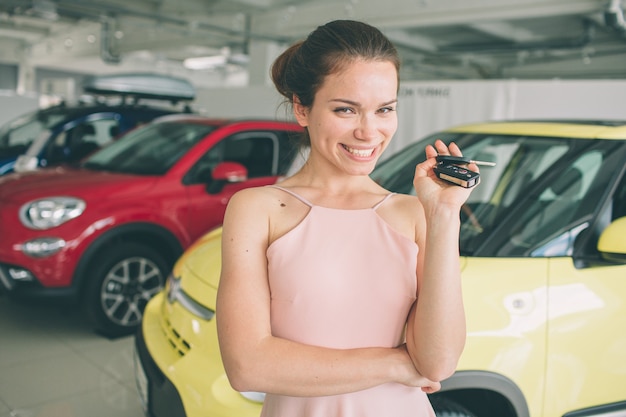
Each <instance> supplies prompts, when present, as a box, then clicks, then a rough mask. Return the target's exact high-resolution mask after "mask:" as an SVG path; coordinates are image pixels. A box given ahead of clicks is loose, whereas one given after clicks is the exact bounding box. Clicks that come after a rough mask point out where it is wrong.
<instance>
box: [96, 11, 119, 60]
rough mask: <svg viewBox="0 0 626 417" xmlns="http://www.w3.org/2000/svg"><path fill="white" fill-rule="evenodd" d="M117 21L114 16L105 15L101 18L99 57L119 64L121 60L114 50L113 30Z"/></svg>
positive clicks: (115, 28)
mask: <svg viewBox="0 0 626 417" xmlns="http://www.w3.org/2000/svg"><path fill="white" fill-rule="evenodd" d="M116 30H117V21H116V20H115V18H113V17H110V16H105V17H103V18H102V26H101V33H100V58H101V59H102V61H104V62H105V63H107V64H119V63H120V61H121V60H122V59H121V57H120V54H119V53H118V52H116V51H115V47H114V44H115V31H116Z"/></svg>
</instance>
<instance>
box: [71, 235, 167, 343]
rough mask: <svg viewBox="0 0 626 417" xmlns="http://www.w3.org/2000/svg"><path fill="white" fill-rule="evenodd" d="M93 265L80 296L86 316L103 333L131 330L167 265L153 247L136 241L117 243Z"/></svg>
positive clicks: (113, 334) (111, 334)
mask: <svg viewBox="0 0 626 417" xmlns="http://www.w3.org/2000/svg"><path fill="white" fill-rule="evenodd" d="M93 264H94V268H93V270H92V275H91V276H90V277H89V278H88V281H89V282H88V283H87V287H86V293H85V297H84V299H83V301H84V307H85V308H86V312H87V315H88V316H89V318H90V319H91V321H92V323H93V324H94V326H95V328H96V330H98V331H99V332H100V333H102V334H104V335H106V336H109V337H116V336H123V335H127V334H130V333H132V332H133V331H134V330H135V329H136V328H137V326H138V325H139V324H140V323H141V318H142V317H143V310H144V308H145V307H146V304H147V303H148V300H150V298H152V297H153V296H154V295H155V294H156V293H158V292H159V291H160V290H161V289H162V288H163V284H164V282H165V277H166V276H167V273H168V272H169V266H168V264H167V263H166V262H165V261H163V259H162V256H160V255H159V254H158V253H157V252H156V251H155V250H153V249H151V248H149V247H147V246H145V245H141V244H137V243H123V244H120V245H116V246H115V247H112V248H110V249H109V250H108V251H106V252H105V253H103V255H102V256H99V257H98V258H97V259H96V260H95V262H94V263H93Z"/></svg>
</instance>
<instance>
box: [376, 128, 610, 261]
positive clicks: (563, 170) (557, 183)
mask: <svg viewBox="0 0 626 417" xmlns="http://www.w3.org/2000/svg"><path fill="white" fill-rule="evenodd" d="M437 138H441V139H443V140H444V141H445V142H450V141H455V142H456V143H457V144H459V146H460V147H461V148H462V149H463V150H464V154H465V155H466V156H468V157H470V158H471V159H475V160H483V161H493V162H496V166H495V167H487V166H482V167H480V172H481V183H480V185H479V186H478V187H477V188H476V189H475V190H474V191H473V192H472V194H471V196H470V198H469V200H468V201H467V203H466V204H465V205H464V207H463V209H462V212H461V221H462V224H461V239H460V246H461V252H462V254H464V255H475V256H564V255H567V254H570V253H571V250H572V249H571V248H572V242H573V240H574V239H575V237H576V235H577V234H578V233H579V232H580V231H581V230H583V229H584V226H581V225H583V224H584V221H585V219H588V218H589V216H591V214H592V213H594V210H596V208H597V206H598V204H599V202H600V198H599V195H600V194H601V191H602V190H603V189H605V188H606V183H602V181H600V180H598V173H599V172H601V170H602V169H603V168H602V167H603V166H604V162H605V160H606V158H607V156H609V155H611V152H612V151H614V149H615V146H616V145H617V142H616V141H610V140H606V141H602V140H583V139H570V138H559V137H549V138H548V137H545V138H544V137H526V136H514V135H480V134H447V135H446V136H445V137H442V135H439V134H438V135H434V136H432V137H428V138H426V139H424V140H423V141H420V142H418V143H416V144H414V145H412V146H410V147H409V148H406V149H404V150H402V151H401V152H399V153H398V154H396V155H393V156H391V157H390V158H388V159H387V160H385V161H384V162H382V163H381V164H380V165H379V166H378V167H377V168H376V169H375V170H374V172H373V173H372V178H373V179H374V180H376V181H377V182H379V183H380V184H381V185H382V186H383V187H385V188H387V189H389V190H390V191H394V192H401V193H407V194H414V190H413V175H414V172H415V165H416V164H417V163H419V162H421V161H423V160H424V157H425V156H424V147H425V145H426V144H429V143H433V142H434V140H435V139H437ZM577 228H578V229H577ZM567 233H569V235H568V236H567V239H565V241H566V242H565V244H561V245H554V246H550V242H552V241H554V240H555V239H559V238H560V237H561V236H563V235H564V234H567ZM557 246H558V249H556V248H557Z"/></svg>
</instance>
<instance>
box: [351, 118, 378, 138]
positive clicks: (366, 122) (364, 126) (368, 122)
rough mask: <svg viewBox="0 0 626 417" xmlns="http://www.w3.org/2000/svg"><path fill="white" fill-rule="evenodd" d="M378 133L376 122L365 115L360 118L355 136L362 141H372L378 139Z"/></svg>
mask: <svg viewBox="0 0 626 417" xmlns="http://www.w3.org/2000/svg"><path fill="white" fill-rule="evenodd" d="M377 131H378V129H377V128H376V122H375V120H373V118H372V117H369V116H367V115H364V116H362V117H360V118H359V121H358V125H357V126H356V128H355V130H354V136H355V137H356V138H357V139H361V140H371V139H375V138H376V137H377Z"/></svg>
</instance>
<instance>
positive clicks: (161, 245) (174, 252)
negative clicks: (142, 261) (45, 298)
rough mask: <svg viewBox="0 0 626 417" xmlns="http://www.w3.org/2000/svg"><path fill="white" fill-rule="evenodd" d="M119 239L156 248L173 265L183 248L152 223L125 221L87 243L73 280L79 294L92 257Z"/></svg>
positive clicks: (170, 233)
mask: <svg viewBox="0 0 626 417" xmlns="http://www.w3.org/2000/svg"><path fill="white" fill-rule="evenodd" d="M120 241H125V242H135V243H141V244H144V245H146V246H148V247H150V248H152V249H154V250H156V251H157V252H158V253H159V254H160V255H161V256H163V258H164V259H165V260H166V262H167V264H168V265H170V266H173V264H174V262H175V261H176V259H178V257H179V256H180V255H181V254H182V253H183V250H184V248H183V246H182V245H181V243H180V241H179V240H178V239H177V238H176V236H175V235H174V234H173V233H172V232H170V231H169V230H167V229H165V228H163V227H161V226H159V225H155V224H152V223H145V222H137V223H127V224H123V225H120V226H117V227H115V228H113V229H110V230H107V231H106V232H105V233H103V234H102V235H101V236H99V237H98V238H97V239H96V240H95V241H94V242H92V243H91V244H90V245H89V247H88V248H87V249H86V250H85V252H84V253H83V255H82V256H81V257H80V260H79V261H78V265H77V267H76V270H75V271H74V279H73V282H75V283H76V284H77V288H78V290H79V294H80V293H81V292H82V291H83V289H84V287H85V281H86V279H87V277H88V275H89V274H88V273H87V272H88V270H89V268H90V265H91V263H92V262H93V261H94V259H96V258H97V256H98V254H99V253H101V252H102V251H105V250H106V249H107V248H108V247H110V246H112V245H115V244H116V243H117V242H120ZM168 273H169V271H168Z"/></svg>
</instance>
